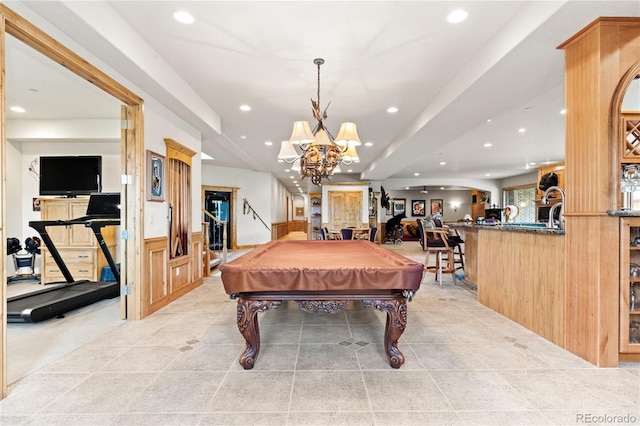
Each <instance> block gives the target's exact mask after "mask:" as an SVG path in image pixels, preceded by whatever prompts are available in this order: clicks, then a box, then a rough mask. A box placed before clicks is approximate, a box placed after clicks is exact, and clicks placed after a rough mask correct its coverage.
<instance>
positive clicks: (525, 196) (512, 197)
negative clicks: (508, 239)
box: [502, 184, 536, 223]
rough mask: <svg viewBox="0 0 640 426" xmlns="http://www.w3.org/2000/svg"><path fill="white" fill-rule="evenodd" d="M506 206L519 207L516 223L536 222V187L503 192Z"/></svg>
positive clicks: (509, 189) (520, 187)
mask: <svg viewBox="0 0 640 426" xmlns="http://www.w3.org/2000/svg"><path fill="white" fill-rule="evenodd" d="M502 195H503V199H504V205H505V206H508V205H514V206H516V207H518V216H516V217H515V218H514V220H513V222H515V223H533V222H535V221H536V186H535V184H532V185H531V186H518V187H512V188H504V189H503V190H502Z"/></svg>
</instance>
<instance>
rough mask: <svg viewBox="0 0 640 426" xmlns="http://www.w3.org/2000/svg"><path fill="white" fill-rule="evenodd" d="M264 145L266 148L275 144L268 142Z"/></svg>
mask: <svg viewBox="0 0 640 426" xmlns="http://www.w3.org/2000/svg"><path fill="white" fill-rule="evenodd" d="M264 144H265V145H266V146H271V145H273V142H271V141H266V142H265V143H264Z"/></svg>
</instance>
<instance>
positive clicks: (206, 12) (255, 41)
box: [7, 0, 640, 191]
mask: <svg viewBox="0 0 640 426" xmlns="http://www.w3.org/2000/svg"><path fill="white" fill-rule="evenodd" d="M22 3H23V4H24V6H26V7H28V8H29V9H30V10H31V11H34V12H36V13H38V14H40V15H42V16H44V17H46V19H47V20H49V21H50V22H53V23H54V24H55V25H56V26H57V27H58V28H59V29H60V30H61V31H63V32H64V33H66V34H67V35H68V36H70V37H72V38H74V39H75V40H77V41H78V42H79V43H80V44H81V45H84V47H86V48H88V49H90V50H91V51H92V52H94V53H95V54H96V56H98V57H99V58H100V60H102V61H104V62H105V63H106V64H108V65H109V66H110V67H112V68H113V69H116V70H119V71H120V72H121V73H122V74H123V75H125V76H126V77H127V78H128V79H129V80H131V81H132V82H134V83H135V84H136V85H138V86H139V87H140V88H142V89H143V90H145V91H146V92H147V93H149V94H151V95H153V96H154V97H156V98H157V99H159V100H161V101H162V102H163V103H165V105H166V106H167V107H168V108H170V109H172V110H173V111H174V112H175V113H176V114H177V115H179V116H181V117H182V118H184V119H185V120H187V121H188V122H190V123H191V124H193V125H194V126H196V127H197V128H198V129H200V130H201V132H202V134H203V144H202V150H203V152H205V153H207V154H209V155H211V156H213V157H214V158H215V160H213V161H211V164H217V165H221V166H229V167H242V168H249V169H253V170H258V171H264V172H271V173H273V174H274V175H276V176H277V178H278V179H279V180H281V181H282V182H283V183H284V184H286V185H287V187H288V188H290V189H291V190H292V191H295V188H294V185H293V183H292V179H290V178H289V176H290V175H291V173H289V172H285V168H286V164H281V163H278V162H277V161H276V156H277V153H278V149H279V145H280V141H282V140H285V139H288V138H289V136H290V132H291V125H292V123H293V121H295V120H309V121H310V122H311V123H312V125H313V117H312V115H311V104H310V98H314V99H315V98H316V91H317V87H316V86H317V82H316V80H317V70H316V66H315V65H314V64H313V59H314V58H317V57H322V58H324V59H325V60H326V63H325V64H324V65H323V66H322V68H321V92H320V97H321V99H320V103H321V108H324V107H325V106H326V105H327V104H328V102H331V105H330V106H329V108H328V111H327V113H328V119H327V120H326V124H327V126H328V128H329V130H330V131H331V132H332V133H333V134H334V135H335V134H336V133H337V131H338V128H339V126H340V123H341V122H343V121H354V122H356V123H357V125H358V132H359V134H360V138H361V140H362V141H363V142H372V143H373V145H372V146H371V147H365V146H362V147H360V148H359V149H358V153H359V155H360V159H361V161H360V163H358V164H353V165H352V166H351V167H350V169H352V170H353V171H352V173H351V175H350V176H349V177H340V176H339V175H338V176H337V177H334V178H333V180H334V181H340V180H342V179H351V180H353V179H362V180H376V181H384V180H386V179H394V182H401V181H402V182H405V181H408V182H410V183H411V186H414V187H416V188H418V187H420V188H422V186H423V185H429V186H433V185H437V186H441V185H445V186H450V185H453V184H456V183H459V182H460V181H461V180H465V179H466V180H467V181H468V180H477V181H481V180H486V179H501V178H504V177H509V176H514V175H520V174H523V173H527V172H528V169H527V168H526V165H527V164H529V163H531V162H535V163H536V165H534V166H533V167H534V168H535V167H538V165H540V164H541V163H542V162H545V161H552V162H553V161H560V160H563V158H564V116H563V115H561V114H560V110H561V109H563V107H564V96H563V91H564V86H563V84H564V81H563V72H564V71H563V59H564V55H563V52H562V51H561V50H558V49H557V48H556V47H557V46H558V45H559V44H561V43H562V42H564V41H565V40H567V39H568V38H569V37H571V36H572V35H574V34H575V33H576V32H578V31H579V30H580V29H581V28H583V27H584V26H585V25H587V24H589V23H590V22H591V21H593V20H594V19H596V18H597V17H599V16H635V17H639V16H640V1H638V0H631V1H598V2H595V1H594V2H592V1H518V2H516V1H461V2H457V1H410V2H400V1H374V2H366V1H352V2H348V1H340V2H338V1H335V2H327V1H324V2H308V1H287V2H271V1H258V2H246V1H196V2H189V1H135V2H134V1H109V2H67V3H61V2H58V1H49V2H38V1H30V2H22ZM9 7H11V4H9ZM457 8H463V9H465V10H467V11H468V12H469V18H468V19H467V20H466V21H464V22H462V23H459V24H455V25H454V24H449V23H447V22H446V16H447V14H448V13H449V12H451V11H452V10H454V9H457ZM179 9H182V10H187V11H189V12H190V13H192V14H193V15H194V16H195V19H196V21H195V23H194V24H192V25H184V24H180V23H178V22H176V21H175V20H174V19H173V18H172V13H173V12H174V11H176V10H179ZM122 40H127V41H126V42H125V43H123V42H122ZM14 44H15V43H14ZM9 47H10V49H9V51H8V60H7V63H8V69H7V87H8V94H7V98H8V101H9V102H14V101H15V102H20V103H24V104H25V107H26V108H27V110H28V112H27V114H34V117H33V118H49V119H58V118H82V117H85V116H89V117H91V118H101V117H102V118H104V116H105V115H106V116H110V114H111V111H112V108H115V110H116V111H115V112H114V113H113V115H112V116H116V117H117V116H119V108H118V107H117V103H114V102H113V100H112V99H109V98H108V97H105V96H104V95H103V94H101V93H96V92H99V91H97V89H95V88H93V87H92V86H91V85H90V84H89V83H87V82H84V81H82V80H80V79H77V80H78V81H79V82H78V81H77V82H75V83H69V81H72V80H69V79H68V78H67V77H66V76H65V73H68V71H66V70H64V69H63V68H62V67H60V66H58V65H56V66H55V67H54V68H56V67H57V68H56V71H54V72H53V73H51V72H48V73H46V77H45V76H43V75H39V73H38V71H40V70H41V69H42V68H47V69H51V68H52V67H51V65H50V64H47V63H46V61H42V60H41V59H39V58H37V56H38V55H37V54H35V55H34V54H31V55H29V54H26V53H25V52H24V50H25V49H24V47H23V46H11V45H10V46H9ZM150 49H152V50H150ZM11 55H13V57H15V58H18V59H20V60H23V61H27V64H26V65H25V64H23V63H20V62H19V60H18V59H16V60H15V62H16V66H17V68H16V67H14V66H13V65H12V60H11V59H10V58H11V57H12V56H11ZM36 64H37V65H36ZM45 65H46V66H45ZM25 66H26V68H25ZM39 79H46V80H39ZM65 80H66V81H67V83H61V82H60V81H65ZM16 82H17V83H16ZM67 84H72V85H73V86H72V88H70V87H69V86H67ZM34 87H37V88H38V90H39V91H38V92H37V103H35V104H34V106H33V107H31V106H28V105H29V104H26V102H27V101H26V100H25V101H23V99H27V100H28V99H29V96H30V97H31V98H32V101H33V98H34V97H35V96H34V92H33V91H30V90H29V89H31V88H34ZM76 95H79V96H76ZM52 99H55V100H56V103H55V104H49V103H48V100H52ZM61 99H63V100H64V108H61V107H60V105H59V102H60V100H61ZM87 101H89V102H90V103H89V104H87ZM202 101H204V102H202ZM241 104H247V105H250V106H251V108H252V110H251V111H250V112H242V111H240V109H239V106H240V105H241ZM50 105H56V106H55V107H51V106H50ZM390 106H396V107H398V108H399V111H398V112H397V113H395V114H389V113H387V112H386V109H387V108H388V107H390ZM216 114H217V115H218V116H219V118H220V128H221V129H220V130H221V133H220V134H218V133H217V131H216V130H217V128H216V127H217V126H216V124H215V119H214V120H210V119H208V118H210V117H211V116H215V115H216ZM12 117H13V116H12V113H8V118H12ZM20 118H25V115H23V116H21V117H20ZM28 118H31V117H28ZM488 120H491V121H490V122H489V121H488ZM519 128H525V129H526V132H524V133H519V132H518V129H519ZM243 137H246V138H243ZM266 141H271V142H272V143H273V145H272V146H270V147H269V146H266V145H265V142H266ZM485 143H491V144H492V146H491V147H490V148H485V147H484V146H483V145H484V144H485ZM443 161H444V162H446V165H440V162H443ZM345 169H346V167H343V171H346V170H345ZM415 173H419V174H420V175H419V177H416V176H415ZM487 174H490V176H489V177H487ZM306 185H307V181H303V187H304V188H305V190H306V189H307V186H306ZM387 189H393V188H387Z"/></svg>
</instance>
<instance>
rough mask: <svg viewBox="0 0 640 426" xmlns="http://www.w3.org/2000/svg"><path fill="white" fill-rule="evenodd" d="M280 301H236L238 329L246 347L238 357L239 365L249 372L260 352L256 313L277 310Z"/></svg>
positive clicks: (240, 299)
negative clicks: (271, 309) (270, 309)
mask: <svg viewBox="0 0 640 426" xmlns="http://www.w3.org/2000/svg"><path fill="white" fill-rule="evenodd" d="M281 304H282V301H279V300H269V301H265V300H248V299H242V298H239V299H238V329H239V330H240V333H242V336H243V337H244V340H245V342H247V346H246V348H245V350H244V352H243V353H242V355H240V365H242V367H243V368H244V369H245V370H250V369H252V368H253V365H254V364H255V362H256V358H257V357H258V353H259V352H260V329H259V327H258V313H260V312H264V311H266V310H267V309H269V308H273V309H278V308H279V307H280V305H281Z"/></svg>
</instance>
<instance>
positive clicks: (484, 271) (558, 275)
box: [465, 229, 565, 346]
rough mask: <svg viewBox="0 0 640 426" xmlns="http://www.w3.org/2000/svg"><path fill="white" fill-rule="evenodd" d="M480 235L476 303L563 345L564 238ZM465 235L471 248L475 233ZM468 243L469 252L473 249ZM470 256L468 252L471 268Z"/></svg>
mask: <svg viewBox="0 0 640 426" xmlns="http://www.w3.org/2000/svg"><path fill="white" fill-rule="evenodd" d="M477 232H478V236H477V262H476V268H477V279H476V282H475V283H476V284H477V286H478V301H479V302H480V303H482V304H483V305H485V306H487V307H489V308H491V309H493V310H495V311H496V312H499V313H501V314H502V315H504V316H506V317H507V318H510V319H512V320H513V321H515V322H517V323H518V324H521V325H522V326H524V327H526V328H528V329H529V330H531V331H533V332H535V333H537V334H539V335H540V336H542V337H544V338H545V339H548V340H550V341H552V342H553V343H555V344H557V345H560V346H562V345H563V343H564V321H563V318H564V301H565V291H564V287H565V283H564V263H565V260H564V254H565V249H564V243H565V241H564V240H565V239H564V236H562V235H549V234H538V233H525V232H509V231H499V230H485V229H479V230H478V231H477ZM465 235H466V238H467V240H469V243H472V242H473V240H472V239H470V237H471V235H473V232H470V233H465ZM471 238H472V237H471ZM467 240H465V250H468V249H469V248H468V247H467V246H466V244H467V242H466V241H467ZM471 257H472V256H469V252H468V254H467V256H466V262H467V265H469V261H470V260H471Z"/></svg>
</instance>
